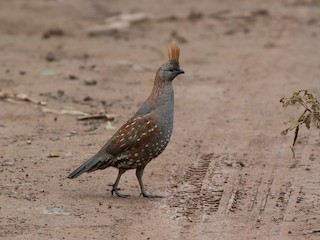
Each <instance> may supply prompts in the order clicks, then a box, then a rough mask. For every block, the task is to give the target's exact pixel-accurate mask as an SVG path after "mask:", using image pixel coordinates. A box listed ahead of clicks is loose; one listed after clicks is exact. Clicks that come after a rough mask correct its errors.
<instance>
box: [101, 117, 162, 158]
mask: <svg viewBox="0 0 320 240" xmlns="http://www.w3.org/2000/svg"><path fill="white" fill-rule="evenodd" d="M157 122H158V121H156V119H155V118H154V117H153V116H152V115H150V114H146V115H143V116H139V115H135V116H133V117H132V118H130V119H129V120H128V121H127V122H126V124H124V125H123V126H122V127H121V128H120V129H119V130H118V131H117V132H116V133H115V134H114V135H113V137H112V138H111V139H110V140H109V141H108V142H107V143H106V145H105V146H104V147H103V148H102V149H101V150H100V152H104V153H108V154H111V155H113V156H117V155H119V154H121V153H123V152H125V151H127V150H130V149H135V148H137V147H139V146H140V145H141V143H143V142H148V140H149V139H150V138H152V136H153V135H154V131H156V130H158V129H159V126H158V125H157ZM157 128H158V129H157Z"/></svg>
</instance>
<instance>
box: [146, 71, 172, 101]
mask: <svg viewBox="0 0 320 240" xmlns="http://www.w3.org/2000/svg"><path fill="white" fill-rule="evenodd" d="M173 98H174V93H173V87H172V82H171V81H163V80H162V79H161V78H160V77H159V76H158V75H157V76H156V78H155V81H154V85H153V89H152V92H151V94H150V97H149V100H150V101H152V102H153V103H155V104H156V105H157V106H161V105H167V104H173V100H174V99H173Z"/></svg>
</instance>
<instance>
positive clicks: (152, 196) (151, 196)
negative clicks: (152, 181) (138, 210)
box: [140, 192, 164, 198]
mask: <svg viewBox="0 0 320 240" xmlns="http://www.w3.org/2000/svg"><path fill="white" fill-rule="evenodd" d="M141 196H142V197H146V198H164V196H160V195H152V194H147V193H145V192H141V193H140V197H141Z"/></svg>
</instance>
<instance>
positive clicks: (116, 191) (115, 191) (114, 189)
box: [111, 187, 130, 198]
mask: <svg viewBox="0 0 320 240" xmlns="http://www.w3.org/2000/svg"><path fill="white" fill-rule="evenodd" d="M113 193H115V194H116V195H117V196H118V197H122V198H126V197H130V195H128V194H122V193H119V191H118V188H114V187H113V188H112V190H111V195H112V196H113Z"/></svg>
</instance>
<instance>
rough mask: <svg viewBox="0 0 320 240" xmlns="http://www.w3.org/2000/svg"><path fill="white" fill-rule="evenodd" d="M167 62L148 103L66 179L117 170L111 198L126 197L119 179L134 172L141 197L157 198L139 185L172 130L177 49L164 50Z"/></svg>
mask: <svg viewBox="0 0 320 240" xmlns="http://www.w3.org/2000/svg"><path fill="white" fill-rule="evenodd" d="M167 51H168V57H169V61H168V62H167V63H165V64H163V65H162V66H161V67H160V68H159V70H158V71H157V73H156V77H155V80H154V85H153V89H152V91H151V94H150V96H149V97H148V99H147V100H146V101H145V102H144V103H143V104H142V106H141V107H140V108H139V109H138V111H137V112H136V113H135V114H134V115H133V117H131V118H130V119H129V120H128V121H127V122H126V123H125V124H124V125H123V126H122V127H121V128H120V129H119V130H118V131H117V132H116V133H115V134H114V135H113V136H112V137H111V138H110V140H109V141H108V142H107V143H106V144H105V145H104V146H103V147H102V148H101V150H100V151H99V152H98V153H97V154H96V155H94V156H93V157H92V158H90V159H89V160H87V161H86V162H84V163H83V164H82V165H81V166H79V167H78V168H77V169H76V170H74V171H73V172H72V173H71V174H70V175H69V176H68V178H76V177H78V176H79V175H81V174H82V173H84V172H93V171H95V170H102V169H105V168H108V167H115V168H117V169H118V170H119V173H118V176H117V178H116V181H115V183H114V184H113V186H112V191H111V194H112V195H113V194H114V193H115V194H116V195H117V196H118V197H127V196H129V195H125V194H122V193H120V192H119V189H118V184H119V181H120V178H121V175H122V174H123V173H124V172H126V171H127V170H129V169H136V176H137V179H138V182H139V185H140V190H141V195H142V196H143V197H160V196H157V195H151V194H147V193H146V191H145V188H144V184H143V182H142V175H143V171H144V168H145V166H146V165H147V164H148V163H149V162H150V161H151V160H152V159H154V158H156V157H157V156H158V155H159V154H161V153H162V152H163V150H164V149H165V148H166V146H167V145H168V143H169V140H170V137H171V134H172V128H173V109H174V92H173V87H172V81H173V79H174V78H175V77H177V76H178V75H179V74H182V73H184V71H183V70H181V68H180V65H179V55H180V48H179V47H178V46H177V45H176V44H175V43H172V44H170V45H169V46H168V48H167Z"/></svg>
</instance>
